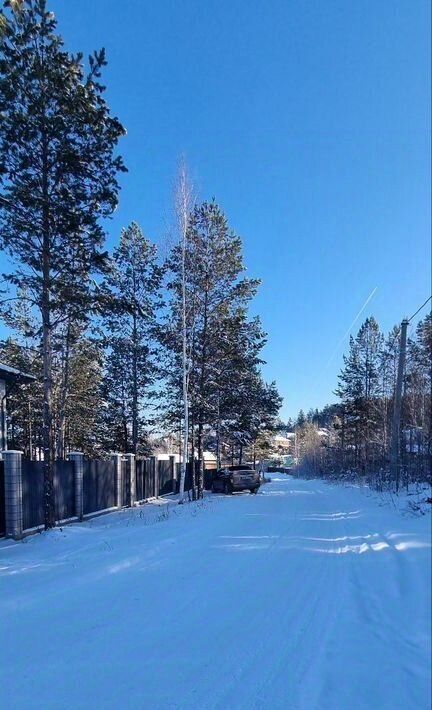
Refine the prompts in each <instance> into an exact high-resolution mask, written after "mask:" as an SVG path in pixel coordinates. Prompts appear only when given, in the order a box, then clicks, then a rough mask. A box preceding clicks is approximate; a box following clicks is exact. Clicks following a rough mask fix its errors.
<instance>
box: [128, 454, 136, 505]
mask: <svg viewBox="0 0 432 710" xmlns="http://www.w3.org/2000/svg"><path fill="white" fill-rule="evenodd" d="M126 458H127V461H128V472H129V476H130V504H131V506H133V505H135V502H136V462H135V454H126Z"/></svg>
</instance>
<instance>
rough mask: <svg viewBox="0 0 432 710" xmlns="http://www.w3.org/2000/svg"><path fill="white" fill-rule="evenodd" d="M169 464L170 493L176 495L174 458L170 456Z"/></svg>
mask: <svg viewBox="0 0 432 710" xmlns="http://www.w3.org/2000/svg"><path fill="white" fill-rule="evenodd" d="M169 462H170V469H171V481H172V492H173V493H177V479H176V465H175V456H170V457H169Z"/></svg>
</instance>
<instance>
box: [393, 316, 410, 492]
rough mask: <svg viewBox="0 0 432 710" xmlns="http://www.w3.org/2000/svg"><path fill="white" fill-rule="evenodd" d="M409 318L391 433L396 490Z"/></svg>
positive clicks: (403, 334)
mask: <svg viewBox="0 0 432 710" xmlns="http://www.w3.org/2000/svg"><path fill="white" fill-rule="evenodd" d="M408 323H409V321H408V319H407V318H404V320H403V321H402V323H401V334H400V345H399V362H398V371H397V380H396V391H395V399H394V407H393V426H392V435H391V449H390V471H391V473H392V476H393V478H394V479H395V480H396V491H398V490H399V478H400V456H399V454H400V451H399V449H400V422H401V408H402V387H403V379H404V374H405V359H406V342H407V328H408Z"/></svg>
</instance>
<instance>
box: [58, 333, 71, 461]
mask: <svg viewBox="0 0 432 710" xmlns="http://www.w3.org/2000/svg"><path fill="white" fill-rule="evenodd" d="M70 340H71V324H70V319H68V324H67V329H66V342H65V349H64V356H63V377H62V385H61V395H60V411H59V422H58V431H57V458H59V459H64V458H65V456H66V404H67V399H68V395H69V379H70V378H69V371H70Z"/></svg>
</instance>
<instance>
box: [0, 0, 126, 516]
mask: <svg viewBox="0 0 432 710" xmlns="http://www.w3.org/2000/svg"><path fill="white" fill-rule="evenodd" d="M0 19H1V22H0V24H1V27H2V41H1V46H0V51H1V55H0V113H1V116H2V120H1V123H0V156H1V158H0V176H1V177H0V206H1V215H0V219H1V222H0V234H1V243H2V246H4V247H5V248H6V249H7V250H8V251H9V252H10V253H11V254H12V256H13V257H14V258H15V259H16V260H18V261H19V263H20V265H19V267H18V269H17V270H16V272H15V273H14V274H10V275H9V276H8V279H9V281H10V282H11V284H12V285H19V286H21V287H25V288H26V289H27V291H28V293H29V294H30V297H31V299H32V302H33V304H34V307H35V308H36V309H37V310H38V312H39V313H40V319H41V329H42V355H43V381H44V409H43V447H44V461H45V477H44V480H45V526H46V527H50V526H52V525H53V524H54V505H53V503H54V500H53V468H52V463H53V458H54V456H55V451H54V436H53V364H52V360H53V331H54V330H55V328H56V327H57V326H58V324H59V323H60V322H62V320H63V319H64V317H65V312H66V311H67V313H68V317H73V315H74V314H75V313H76V314H80V313H82V312H83V311H86V310H88V309H89V307H90V303H89V302H90V299H91V288H90V285H91V282H90V275H91V273H92V271H95V270H97V269H100V268H102V267H103V264H104V255H103V253H101V247H102V245H103V240H104V233H103V230H102V227H101V226H100V223H99V218H100V217H107V216H109V215H110V214H111V213H112V211H113V210H114V209H115V207H116V204H117V193H118V189H119V186H118V183H117V173H118V172H119V171H121V170H123V169H124V168H123V163H122V161H121V159H120V158H119V157H115V156H114V150H115V148H116V145H117V142H118V140H119V138H120V136H121V135H122V134H123V133H124V130H123V128H122V126H121V124H120V123H119V121H118V120H117V119H116V118H113V117H112V116H111V115H110V112H109V109H108V106H107V104H106V102H105V100H104V97H103V93H104V87H103V85H102V84H101V83H100V75H101V70H102V68H103V67H104V66H105V64H106V60H105V52H104V50H101V51H100V52H95V53H94V54H93V55H92V56H91V57H90V58H89V70H88V72H87V73H86V72H85V70H84V67H83V61H82V59H83V58H82V55H81V54H78V55H71V54H69V53H68V52H66V51H65V50H64V48H63V40H62V38H61V37H60V36H59V35H58V34H57V32H56V25H57V23H56V20H55V17H54V15H53V13H51V12H49V11H48V10H47V7H46V2H45V0H23V1H22V2H6V3H5V4H4V10H3V11H1V15H0Z"/></svg>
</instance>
